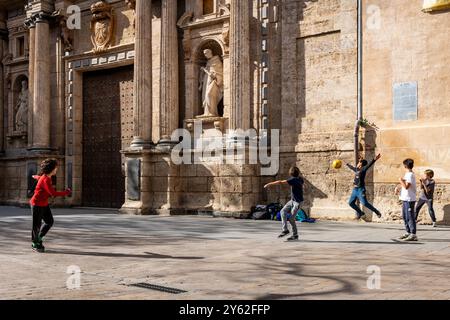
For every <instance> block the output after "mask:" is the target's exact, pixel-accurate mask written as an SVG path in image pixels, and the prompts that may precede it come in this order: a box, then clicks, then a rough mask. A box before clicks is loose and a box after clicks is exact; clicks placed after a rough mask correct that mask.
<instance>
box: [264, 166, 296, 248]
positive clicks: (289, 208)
mask: <svg viewBox="0 0 450 320" xmlns="http://www.w3.org/2000/svg"><path fill="white" fill-rule="evenodd" d="M289 175H290V178H289V179H287V180H279V181H275V182H271V183H268V184H266V185H265V186H264V188H269V187H271V186H276V185H281V184H284V185H286V184H288V185H290V186H291V200H290V201H289V202H288V203H287V204H286V205H285V206H284V208H283V209H282V210H281V221H282V232H281V234H280V235H279V236H278V238H283V237H285V236H287V235H288V234H289V229H288V224H287V220H289V222H290V224H291V226H292V233H293V234H292V236H291V237H289V238H288V239H287V240H288V241H295V240H298V230H297V225H296V222H295V217H296V216H297V212H298V210H299V209H300V204H301V203H302V202H303V185H304V183H305V182H304V180H303V179H302V178H301V177H300V169H299V168H297V167H292V168H290V169H289ZM288 214H290V216H289V218H288Z"/></svg>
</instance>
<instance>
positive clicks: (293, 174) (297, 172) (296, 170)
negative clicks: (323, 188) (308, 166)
mask: <svg viewBox="0 0 450 320" xmlns="http://www.w3.org/2000/svg"><path fill="white" fill-rule="evenodd" d="M289 175H290V176H291V177H296V178H298V177H299V176H300V169H299V168H297V167H292V168H290V169H289Z"/></svg>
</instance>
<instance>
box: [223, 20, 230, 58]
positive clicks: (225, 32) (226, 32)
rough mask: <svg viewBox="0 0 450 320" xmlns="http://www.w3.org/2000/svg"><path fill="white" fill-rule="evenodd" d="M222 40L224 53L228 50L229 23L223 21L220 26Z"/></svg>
mask: <svg viewBox="0 0 450 320" xmlns="http://www.w3.org/2000/svg"><path fill="white" fill-rule="evenodd" d="M222 41H223V43H224V45H225V46H224V49H225V52H224V53H225V54H228V53H229V52H230V24H229V23H224V25H223V28H222Z"/></svg>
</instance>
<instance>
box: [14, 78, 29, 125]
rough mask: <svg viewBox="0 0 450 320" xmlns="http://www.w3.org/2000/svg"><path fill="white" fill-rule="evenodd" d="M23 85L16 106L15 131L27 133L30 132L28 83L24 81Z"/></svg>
mask: <svg viewBox="0 0 450 320" xmlns="http://www.w3.org/2000/svg"><path fill="white" fill-rule="evenodd" d="M21 85H22V87H21V91H20V93H19V96H18V97H17V102H16V105H15V110H16V113H15V118H14V129H15V131H17V132H20V133H25V132H27V130H28V82H27V81H26V80H23V81H22V83H21Z"/></svg>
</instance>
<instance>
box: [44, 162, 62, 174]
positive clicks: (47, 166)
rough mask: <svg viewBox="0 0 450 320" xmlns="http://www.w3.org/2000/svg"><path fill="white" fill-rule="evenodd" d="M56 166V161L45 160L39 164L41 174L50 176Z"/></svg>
mask: <svg viewBox="0 0 450 320" xmlns="http://www.w3.org/2000/svg"><path fill="white" fill-rule="evenodd" d="M57 166H58V161H57V160H56V159H45V160H44V161H42V163H41V174H50V173H52V172H53V170H55V168H56V167H57Z"/></svg>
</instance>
